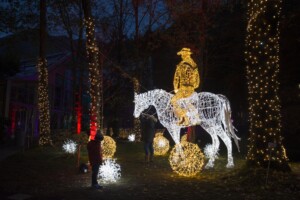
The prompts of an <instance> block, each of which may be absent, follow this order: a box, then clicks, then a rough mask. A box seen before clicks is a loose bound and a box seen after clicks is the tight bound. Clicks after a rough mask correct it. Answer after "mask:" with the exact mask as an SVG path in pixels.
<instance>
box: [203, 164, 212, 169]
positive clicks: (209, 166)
mask: <svg viewBox="0 0 300 200" xmlns="http://www.w3.org/2000/svg"><path fill="white" fill-rule="evenodd" d="M213 167H214V166H213V165H212V164H207V165H205V167H204V168H205V169H212V168H213Z"/></svg>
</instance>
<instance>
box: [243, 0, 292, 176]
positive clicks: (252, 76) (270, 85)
mask: <svg viewBox="0 0 300 200" xmlns="http://www.w3.org/2000/svg"><path fill="white" fill-rule="evenodd" d="M280 13H281V0H266V1H261V0H254V1H251V2H250V1H249V3H248V26H247V36H246V51H245V57H246V63H247V79H248V94H249V97H248V100H249V120H250V130H249V131H250V138H249V140H250V142H249V147H248V155H247V160H248V163H249V164H251V165H253V164H254V165H258V166H262V167H267V166H268V165H269V164H270V166H271V167H272V168H277V169H281V170H288V169H289V167H288V165H287V157H286V153H285V148H284V146H283V144H282V139H283V138H282V137H281V115H280V99H279V94H278V92H279V91H278V89H279V81H278V73H279V17H280Z"/></svg>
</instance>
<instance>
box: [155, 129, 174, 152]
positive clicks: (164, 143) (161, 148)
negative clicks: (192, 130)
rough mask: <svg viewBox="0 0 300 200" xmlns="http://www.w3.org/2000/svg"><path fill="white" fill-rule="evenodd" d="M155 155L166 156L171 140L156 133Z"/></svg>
mask: <svg viewBox="0 0 300 200" xmlns="http://www.w3.org/2000/svg"><path fill="white" fill-rule="evenodd" d="M153 149H154V155H159V156H160V155H165V154H166V153H167V152H168V151H169V149H170V144H169V140H168V139H167V138H165V137H164V136H163V133H161V132H159V133H156V135H155V137H154V139H153Z"/></svg>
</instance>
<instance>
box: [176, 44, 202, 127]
mask: <svg viewBox="0 0 300 200" xmlns="http://www.w3.org/2000/svg"><path fill="white" fill-rule="evenodd" d="M191 54H192V52H191V49H189V48H182V49H181V50H180V51H179V52H177V55H180V56H181V59H182V61H181V62H180V63H179V64H178V65H177V67H176V71H175V75H174V80H173V85H174V91H175V95H174V96H173V97H172V99H171V103H172V105H173V106H174V111H175V114H176V115H177V117H178V118H179V122H178V124H179V125H185V126H186V125H189V124H190V121H189V118H188V116H187V110H191V111H194V110H195V107H194V106H193V105H191V104H189V105H188V109H187V108H182V107H181V106H180V104H179V102H178V100H180V99H182V98H187V97H189V96H191V95H192V94H193V93H194V91H195V89H196V88H198V87H199V84H200V77H199V72H198V68H197V64H196V63H195V62H194V60H193V59H192V58H191ZM198 118H199V117H198Z"/></svg>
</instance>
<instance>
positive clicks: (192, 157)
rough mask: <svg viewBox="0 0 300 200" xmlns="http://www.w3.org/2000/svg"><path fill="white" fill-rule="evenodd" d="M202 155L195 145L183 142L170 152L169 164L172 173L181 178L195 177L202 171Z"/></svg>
mask: <svg viewBox="0 0 300 200" xmlns="http://www.w3.org/2000/svg"><path fill="white" fill-rule="evenodd" d="M203 161H204V155H203V153H202V152H201V150H200V148H199V147H198V145H197V144H193V143H190V142H184V143H181V144H176V145H175V146H174V147H173V149H172V150H171V153H170V157H169V162H170V165H171V168H172V169H173V171H175V172H176V173H177V174H179V175H181V176H186V177H191V176H195V175H196V174H197V173H199V172H200V171H201V169H202V166H203V164H204V163H203Z"/></svg>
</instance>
